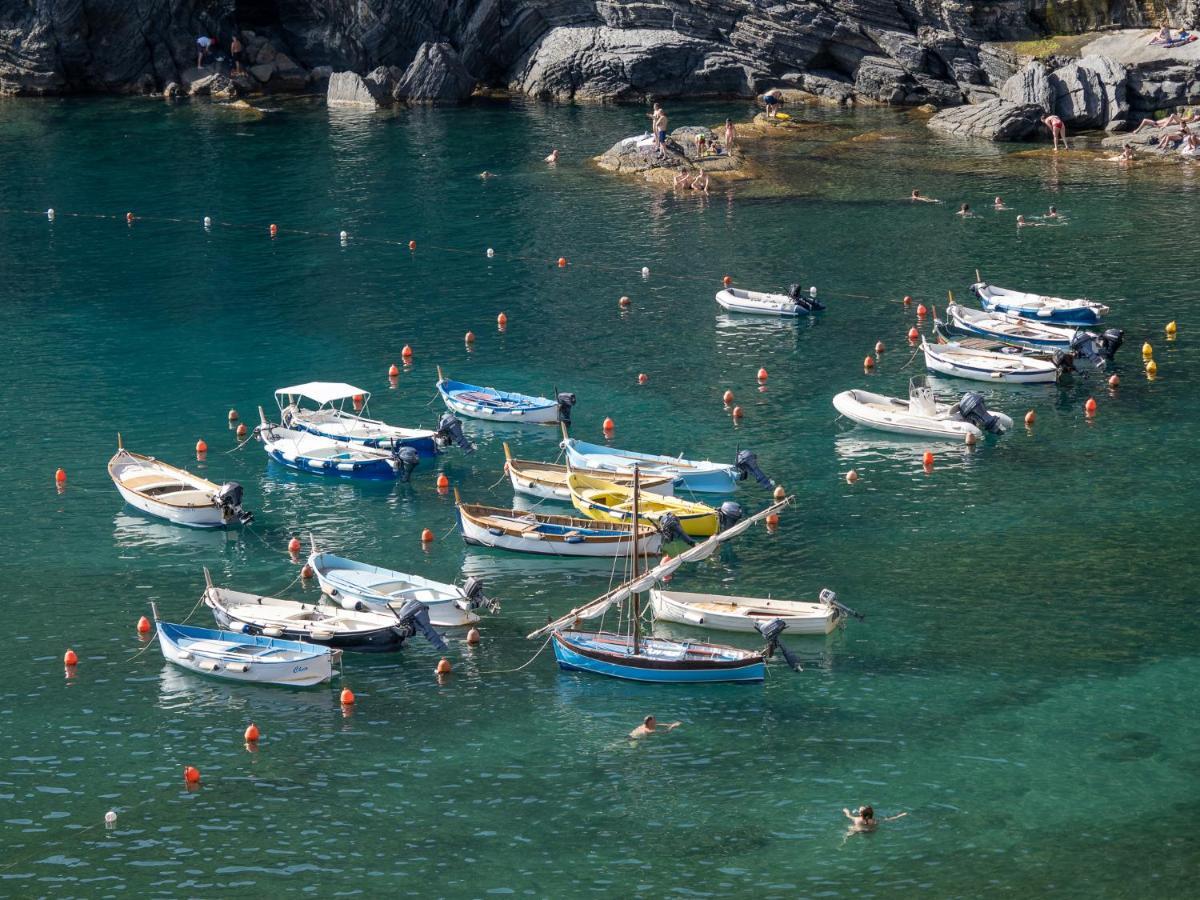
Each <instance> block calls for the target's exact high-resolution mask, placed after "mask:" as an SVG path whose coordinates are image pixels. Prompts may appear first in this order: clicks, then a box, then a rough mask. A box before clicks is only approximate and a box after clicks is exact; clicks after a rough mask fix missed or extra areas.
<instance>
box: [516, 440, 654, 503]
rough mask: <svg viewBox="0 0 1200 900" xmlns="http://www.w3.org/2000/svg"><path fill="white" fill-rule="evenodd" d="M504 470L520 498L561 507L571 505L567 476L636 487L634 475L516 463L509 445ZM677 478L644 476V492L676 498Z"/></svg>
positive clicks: (521, 461) (529, 462) (547, 464)
mask: <svg viewBox="0 0 1200 900" xmlns="http://www.w3.org/2000/svg"><path fill="white" fill-rule="evenodd" d="M504 468H505V471H506V472H508V478H509V481H511V482H512V486H513V490H514V491H516V492H517V493H518V494H528V495H529V496H531V497H540V498H541V499H543V500H558V501H559V502H561V503H570V502H571V489H570V488H569V487H568V486H567V475H569V474H570V473H571V472H578V473H579V474H581V475H590V476H592V477H594V478H607V479H608V480H609V481H612V482H615V483H617V484H620V485H622V486H626V487H629V486H632V485H633V475H627V474H624V473H622V472H607V471H603V470H601V469H573V468H571V467H569V466H560V465H556V464H555V463H543V462H532V461H531V460H527V459H514V458H513V455H512V451H511V450H509V448H508V443H507V442H505V444H504ZM676 480H677V479H676V478H674V477H673V476H671V475H656V476H650V475H643V476H642V490H643V491H644V492H646V493H648V494H658V495H659V496H661V497H674V496H675V482H676Z"/></svg>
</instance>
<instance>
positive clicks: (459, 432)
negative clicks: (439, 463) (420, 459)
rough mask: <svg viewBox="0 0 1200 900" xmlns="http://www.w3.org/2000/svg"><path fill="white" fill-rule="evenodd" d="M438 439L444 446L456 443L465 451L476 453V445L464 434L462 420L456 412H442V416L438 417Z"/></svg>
mask: <svg viewBox="0 0 1200 900" xmlns="http://www.w3.org/2000/svg"><path fill="white" fill-rule="evenodd" d="M436 434H437V440H438V443H440V444H441V445H442V446H443V447H448V446H450V445H451V444H454V445H455V446H456V447H458V448H459V449H460V450H462V451H463V452H464V453H474V452H475V445H474V444H472V443H471V441H470V439H469V438H468V437H467V436H466V435H465V434H463V428H462V422H460V421H459V420H458V417H457V416H455V415H454V413H451V412H446V413H442V417H441V418H440V419H438V427H437V432H436Z"/></svg>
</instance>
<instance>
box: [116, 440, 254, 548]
mask: <svg viewBox="0 0 1200 900" xmlns="http://www.w3.org/2000/svg"><path fill="white" fill-rule="evenodd" d="M108 475H109V477H110V478H111V479H112V480H113V484H115V485H116V486H117V491H118V492H119V493H120V494H121V496H122V497H123V498H124V499H125V502H126V503H128V504H129V505H130V506H132V507H134V508H135V509H140V510H141V511H142V512H144V513H148V514H149V515H152V516H157V517H158V518H160V519H166V520H167V521H168V522H174V523H175V524H176V525H187V526H188V527H190V528H222V527H224V526H227V525H244V524H247V523H249V522H251V521H252V520H253V519H254V515H253V514H252V513H251V512H250V511H249V510H247V509H243V508H242V486H241V485H240V484H238V483H237V482H236V481H229V482H226V483H225V484H215V483H213V482H211V481H206V480H205V479H203V478H201V477H200V476H199V475H193V474H192V473H191V472H187V471H185V470H183V469H177V468H175V467H174V466H169V465H167V464H166V463H165V462H161V461H159V460H157V459H155V458H154V457H153V456H142V455H141V454H140V453H130V452H129V451H128V450H126V449H125V448H124V446H122V444H121V436H120V435H119V434H118V435H117V452H116V453H115V454H114V455H113V458H112V459H110V460H109V461H108Z"/></svg>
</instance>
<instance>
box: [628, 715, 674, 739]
mask: <svg viewBox="0 0 1200 900" xmlns="http://www.w3.org/2000/svg"><path fill="white" fill-rule="evenodd" d="M682 724H683V723H682V722H671V723H670V724H667V725H663V726H662V727H661V728H660V727H659V724H658V720H657V719H655V718H654V716H646V718H644V719H642V724H641V725H639V726H638V727H637V728H635V729H633V731H631V732H629V736H630V737H631V738H633V740H635V741H636V740H637V739H638V738H644V737H649V736H650V735H652V734H655V733H657V732H659V731H672V730H674V729H676V728H678V727H679V726H680V725H682Z"/></svg>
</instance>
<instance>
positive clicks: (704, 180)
mask: <svg viewBox="0 0 1200 900" xmlns="http://www.w3.org/2000/svg"><path fill="white" fill-rule="evenodd" d="M692 190H693V191H703V192H704V193H706V194H707V193H708V173H707V172H705V171H704V170H703V169H701V170H700V171H699V172H697V173H696V177H695V178H693V179H692Z"/></svg>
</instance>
